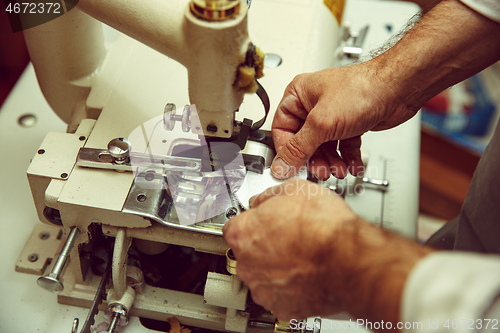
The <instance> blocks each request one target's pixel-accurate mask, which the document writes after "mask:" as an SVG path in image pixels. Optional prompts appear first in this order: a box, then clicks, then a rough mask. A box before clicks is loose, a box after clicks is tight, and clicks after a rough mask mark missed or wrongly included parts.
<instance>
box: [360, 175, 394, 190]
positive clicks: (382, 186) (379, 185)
mask: <svg viewBox="0 0 500 333" xmlns="http://www.w3.org/2000/svg"><path fill="white" fill-rule="evenodd" d="M361 180H362V181H363V183H365V184H369V185H373V186H374V187H375V188H376V189H377V190H379V191H382V192H385V191H387V188H388V187H389V181H388V180H378V179H371V178H368V177H363V179H361Z"/></svg>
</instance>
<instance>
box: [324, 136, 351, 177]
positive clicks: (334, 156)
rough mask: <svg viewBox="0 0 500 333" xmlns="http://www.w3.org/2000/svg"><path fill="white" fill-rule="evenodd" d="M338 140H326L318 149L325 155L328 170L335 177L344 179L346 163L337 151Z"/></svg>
mask: <svg viewBox="0 0 500 333" xmlns="http://www.w3.org/2000/svg"><path fill="white" fill-rule="evenodd" d="M337 143H338V141H336V140H335V141H328V142H325V143H324V144H322V145H321V147H320V149H321V151H322V152H323V156H325V157H326V159H327V161H328V165H329V166H330V172H331V174H332V175H333V176H334V177H335V178H339V179H344V178H345V177H346V176H347V165H346V164H345V163H344V161H343V160H342V158H341V157H340V155H339V153H338V152H337Z"/></svg>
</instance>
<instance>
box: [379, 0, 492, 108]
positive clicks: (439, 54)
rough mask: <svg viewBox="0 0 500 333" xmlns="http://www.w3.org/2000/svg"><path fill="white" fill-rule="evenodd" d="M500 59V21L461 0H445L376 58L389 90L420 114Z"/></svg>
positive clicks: (380, 76) (380, 74)
mask: <svg viewBox="0 0 500 333" xmlns="http://www.w3.org/2000/svg"><path fill="white" fill-rule="evenodd" d="M498 60H500V24H499V23H497V22H494V21H492V20H490V19H488V18H486V17H484V16H482V15H481V14H479V13H477V12H475V11H473V10H472V9H470V8H469V7H467V6H465V5H464V4H462V3H461V2H459V1H457V0H443V1H442V2H441V3H439V4H438V5H436V6H435V7H434V8H433V9H432V10H430V11H429V12H428V13H426V15H424V16H423V17H422V19H421V20H420V21H419V22H418V23H417V24H416V26H415V27H414V28H412V29H411V30H410V31H409V32H408V33H407V34H406V35H405V36H404V37H403V38H402V39H401V41H400V42H399V43H397V44H396V45H395V46H394V47H393V48H391V49H390V50H388V51H387V52H385V53H384V54H382V55H381V56H379V57H377V58H375V59H373V60H371V61H370V62H372V64H373V65H374V66H373V67H374V68H375V75H376V77H377V78H378V79H380V80H381V81H382V82H383V83H384V86H385V87H386V88H387V93H389V94H392V95H393V96H395V97H396V98H397V99H398V100H399V102H400V103H401V104H402V105H403V106H404V107H408V108H409V109H411V110H414V111H415V112H416V111H417V110H418V109H420V107H421V106H422V105H423V104H424V103H425V102H427V101H428V100H429V99H430V98H432V97H433V96H435V95H436V94H438V93H439V92H441V91H442V90H444V89H446V88H447V87H449V86H451V85H453V84H455V83H457V82H460V81H462V80H464V79H466V78H467V77H469V76H471V75H473V74H475V73H478V72H479V71H481V70H483V69H484V68H486V67H488V66H489V65H491V64H493V63H494V62H496V61H498Z"/></svg>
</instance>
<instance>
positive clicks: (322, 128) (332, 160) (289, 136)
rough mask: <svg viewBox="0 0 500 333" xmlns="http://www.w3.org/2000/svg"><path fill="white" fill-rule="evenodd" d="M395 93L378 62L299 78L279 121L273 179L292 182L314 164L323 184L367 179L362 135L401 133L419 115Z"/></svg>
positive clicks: (278, 112)
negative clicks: (395, 129) (361, 176)
mask: <svg viewBox="0 0 500 333" xmlns="http://www.w3.org/2000/svg"><path fill="white" fill-rule="evenodd" d="M395 90H397V89H392V88H391V87H390V86H389V85H388V84H386V83H385V82H384V81H382V80H381V79H380V78H379V77H378V75H377V64H375V63H374V62H373V61H369V62H366V63H362V64H359V65H354V66H351V67H343V68H330V69H325V70H322V71H319V72H315V73H308V74H301V75H298V76H296V77H295V78H294V79H293V81H292V82H291V83H290V84H289V85H288V87H287V88H286V90H285V93H284V96H283V98H282V100H281V102H280V104H279V105H278V108H277V110H276V114H275V116H274V121H273V125H272V134H273V138H274V144H275V147H276V151H277V152H278V155H277V156H276V158H275V159H274V161H273V165H272V169H271V171H272V173H273V175H274V176H275V177H276V178H278V179H285V178H288V177H291V176H293V175H294V174H295V173H296V172H298V171H299V170H300V168H302V167H303V166H304V165H306V163H308V162H309V164H308V167H309V171H311V172H312V173H313V174H314V175H316V177H318V178H320V179H323V180H325V179H328V178H329V177H330V174H332V175H333V176H335V177H337V178H344V177H345V176H347V172H348V171H349V172H350V173H351V174H353V175H358V174H361V173H362V171H363V163H362V161H361V152H360V146H361V135H362V134H363V133H365V132H367V131H370V130H384V129H388V128H392V127H395V126H397V125H399V124H401V123H403V122H404V121H406V120H408V119H410V118H411V117H413V116H414V115H415V114H416V112H417V111H418V108H417V109H409V108H407V107H406V106H405V105H404V104H403V103H402V102H401V101H400V99H399V98H398V95H397V93H396V92H395ZM337 145H338V149H339V150H340V155H339V154H338V153H337Z"/></svg>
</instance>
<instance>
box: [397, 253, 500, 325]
mask: <svg viewBox="0 0 500 333" xmlns="http://www.w3.org/2000/svg"><path fill="white" fill-rule="evenodd" d="M499 293H500V256H495V255H480V254H472V253H466V252H444V251H443V252H435V253H432V254H430V255H428V256H427V257H425V258H423V259H422V260H421V261H420V262H419V263H418V264H417V265H416V266H415V267H414V268H413V270H412V271H411V272H410V275H409V276H408V279H407V281H406V284H405V288H404V291H403V298H402V302H401V320H402V321H403V324H407V323H421V326H420V327H418V324H417V325H409V324H408V325H407V326H405V331H406V332H417V331H421V330H422V329H424V330H427V331H429V330H432V332H435V333H437V332H448V333H449V332H450V331H453V332H464V333H465V332H468V333H470V332H471V329H470V327H471V326H470V324H471V323H472V321H471V320H474V321H476V320H477V319H481V320H482V321H484V319H486V318H483V317H484V315H485V314H486V315H489V314H491V312H490V311H488V310H489V309H490V308H491V307H492V306H494V305H495V304H493V303H494V301H495V300H497V301H498V298H497V296H498V295H499ZM496 303H498V302H496ZM496 305H498V304H496ZM496 305H495V306H494V308H498V306H496ZM496 318H498V317H496ZM460 319H463V320H462V321H460ZM490 319H493V318H490ZM453 320H455V322H453ZM464 320H465V321H464ZM454 323H456V324H454ZM446 325H448V327H446ZM410 326H411V328H409V329H408V327H410ZM472 327H473V328H480V327H479V325H477V324H476V323H474V325H473V326H472ZM452 328H453V329H452Z"/></svg>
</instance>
